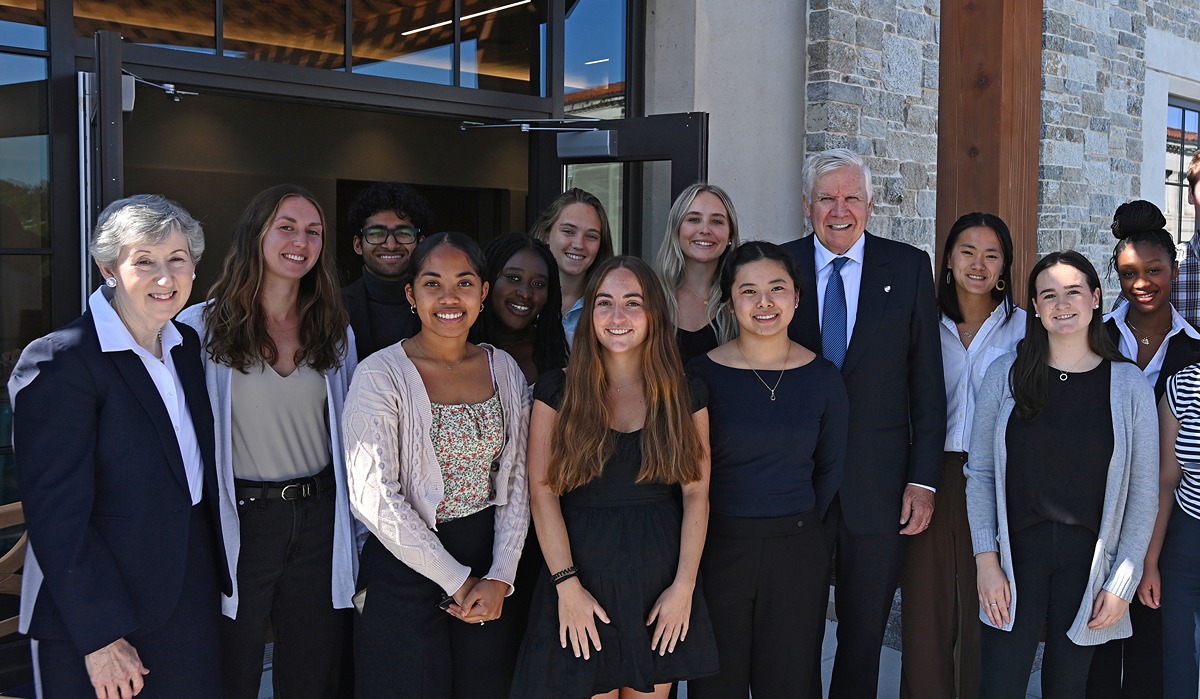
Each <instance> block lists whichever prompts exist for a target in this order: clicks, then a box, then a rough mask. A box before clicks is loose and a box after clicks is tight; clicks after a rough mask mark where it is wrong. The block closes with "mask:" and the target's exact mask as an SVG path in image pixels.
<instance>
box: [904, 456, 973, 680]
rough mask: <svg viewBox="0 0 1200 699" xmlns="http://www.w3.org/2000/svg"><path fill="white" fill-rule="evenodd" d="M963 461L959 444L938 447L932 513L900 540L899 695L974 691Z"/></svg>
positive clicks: (969, 552)
mask: <svg viewBox="0 0 1200 699" xmlns="http://www.w3.org/2000/svg"><path fill="white" fill-rule="evenodd" d="M966 462H967V455H966V454H964V453H962V452H947V453H946V456H945V458H944V459H943V461H942V483H941V485H940V486H939V487H938V492H937V510H936V511H935V512H934V513H933V520H932V521H930V523H929V528H928V529H926V530H925V531H924V532H921V533H920V534H917V535H916V536H913V537H912V538H911V540H910V541H909V543H908V555H907V557H906V560H905V564H904V574H903V576H902V577H901V580H900V594H901V600H902V603H903V624H902V625H901V633H902V637H903V639H904V655H903V656H902V659H901V666H900V696H901V697H905V698H908V697H912V699H954V697H956V696H957V697H961V699H976V697H978V696H979V627H980V623H979V595H978V592H977V589H976V586H975V553H974V550H973V548H972V546H971V526H970V524H969V523H968V522H967V494H966V486H967V479H966V477H965V476H963V465H964V464H966Z"/></svg>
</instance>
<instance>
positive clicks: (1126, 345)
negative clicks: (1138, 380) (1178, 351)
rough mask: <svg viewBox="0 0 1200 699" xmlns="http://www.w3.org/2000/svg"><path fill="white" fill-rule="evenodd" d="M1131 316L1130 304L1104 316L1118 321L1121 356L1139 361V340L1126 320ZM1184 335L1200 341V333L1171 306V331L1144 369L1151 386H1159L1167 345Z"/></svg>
mask: <svg viewBox="0 0 1200 699" xmlns="http://www.w3.org/2000/svg"><path fill="white" fill-rule="evenodd" d="M1128 316H1129V304H1128V303H1123V304H1121V306H1120V308H1118V309H1116V310H1115V311H1113V312H1112V313H1109V314H1108V315H1106V316H1104V320H1105V321H1106V322H1107V321H1109V320H1113V321H1116V324H1117V330H1118V331H1120V333H1121V342H1120V345H1119V347H1117V349H1119V350H1120V351H1121V354H1122V355H1123V356H1124V357H1125V358H1126V359H1130V360H1133V361H1134V362H1136V361H1137V356H1138V340H1137V338H1136V337H1134V335H1133V331H1132V330H1130V329H1129V324H1128V323H1126V322H1125V319H1126V318H1127V317H1128ZM1179 333H1183V334H1185V335H1187V336H1188V337H1191V338H1193V339H1196V340H1200V333H1197V332H1196V329H1195V328H1193V327H1192V325H1191V324H1190V323H1188V322H1187V321H1186V320H1185V319H1184V317H1183V316H1182V315H1180V314H1179V311H1176V310H1175V306H1171V329H1170V330H1169V331H1167V336H1166V337H1164V338H1163V341H1162V344H1161V345H1159V346H1158V351H1157V352H1155V353H1154V356H1153V357H1151V358H1150V362H1149V363H1148V364H1146V368H1145V369H1142V375H1143V376H1145V377H1146V380H1147V381H1149V382H1150V385H1151V386H1157V385H1158V374H1159V372H1161V371H1162V365H1163V360H1164V359H1166V356H1167V345H1168V344H1170V341H1171V338H1172V337H1174V336H1175V335H1177V334H1179Z"/></svg>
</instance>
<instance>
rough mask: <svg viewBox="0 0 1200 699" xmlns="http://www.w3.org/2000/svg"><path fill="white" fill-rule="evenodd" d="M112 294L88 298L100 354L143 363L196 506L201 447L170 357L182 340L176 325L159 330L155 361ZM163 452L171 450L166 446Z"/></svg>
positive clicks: (199, 492) (201, 471)
mask: <svg viewBox="0 0 1200 699" xmlns="http://www.w3.org/2000/svg"><path fill="white" fill-rule="evenodd" d="M111 294H112V292H111V291H110V290H108V289H107V288H106V287H103V286H102V287H100V288H99V289H96V291H95V292H93V293H92V295H91V297H89V298H88V308H89V309H91V311H92V319H93V320H94V321H95V323H96V335H97V336H98V337H99V338H100V350H101V351H102V352H124V351H127V350H132V351H133V353H134V354H136V355H137V356H138V359H141V360H142V364H143V365H144V366H145V367H146V372H147V373H149V374H150V379H151V380H152V381H153V382H154V387H155V388H156V389H157V390H158V395H159V396H160V397H161V398H162V402H163V406H164V407H165V408H166V409H167V415H169V416H170V418H171V426H172V427H174V428H175V440H176V441H177V442H178V443H179V453H180V455H182V456H183V470H184V473H185V474H186V475H187V483H188V490H189V492H190V493H191V496H192V504H193V505H195V504H196V503H198V502H200V496H201V495H203V494H204V458H203V457H202V456H200V443H199V441H198V440H197V439H196V428H195V427H194V426H193V425H192V413H191V411H189V410H188V406H187V397H186V396H185V395H184V393H183V384H181V383H180V382H179V372H177V371H175V361H174V359H173V358H172V357H171V349H172V348H174V347H177V346H179V345H181V344H183V336H182V335H180V334H179V329H178V328H176V327H175V324H174V323H171V322H169V321H168V322H167V324H166V325H164V326H163V329H162V354H163V358H162V359H159V358H158V357H155V356H154V355H153V354H151V353H150V352H149V351H148V350H146V348H145V347H142V346H141V345H139V344H138V343H137V342H136V341H134V339H133V335H132V334H131V333H130V332H129V328H127V327H125V323H123V322H122V321H121V317H120V316H118V315H117V312H116V310H115V309H113V307H112V303H111V301H110V299H109V297H110V295H111ZM130 448H131V449H135V450H136V448H137V446H136V445H130ZM166 448H167V449H170V448H171V447H170V445H166Z"/></svg>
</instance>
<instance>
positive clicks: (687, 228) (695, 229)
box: [655, 182, 739, 364]
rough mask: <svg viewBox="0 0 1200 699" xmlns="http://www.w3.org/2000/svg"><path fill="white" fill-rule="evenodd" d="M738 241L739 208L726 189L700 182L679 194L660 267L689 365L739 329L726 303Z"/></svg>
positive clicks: (660, 254) (670, 216)
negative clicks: (724, 283) (727, 264)
mask: <svg viewBox="0 0 1200 699" xmlns="http://www.w3.org/2000/svg"><path fill="white" fill-rule="evenodd" d="M738 242H739V240H738V227H737V211H735V210H734V208H733V201H732V200H731V199H730V198H729V195H728V194H726V193H725V190H723V189H721V188H720V187H718V186H716V185H712V184H707V183H705V182H697V183H696V184H693V185H691V186H690V187H688V188H687V189H685V190H683V192H681V193H680V195H679V196H678V197H676V198H675V203H674V204H672V205H671V212H670V213H669V214H667V233H666V235H665V236H664V237H663V241H662V244H661V245H660V246H659V248H658V257H657V259H656V261H655V265H656V266H657V267H658V274H659V276H660V277H662V280H663V285H664V286H666V287H667V291H668V294H667V303H669V304H670V305H671V316H672V317H673V318H675V326H676V329H675V338H676V340H677V341H678V343H679V353H680V354H681V355H682V358H683V361H684V363H685V364H686V363H687V362H688V361H689V360H691V358H692V357H695V356H697V355H700V354H704V353H705V352H707V351H709V350H711V349H715V348H716V346H717V345H719V344H721V343H722V342H728V341H729V340H731V339H733V336H734V335H735V334H736V333H737V323H736V322H735V321H734V320H733V316H732V315H731V314H730V312H729V306H727V305H725V304H723V303H721V264H722V263H723V262H724V261H725V258H726V257H728V256H729V252H730V251H731V250H733V249H734V248H735V247H737V245H738Z"/></svg>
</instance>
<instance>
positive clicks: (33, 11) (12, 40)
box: [0, 0, 46, 49]
mask: <svg viewBox="0 0 1200 699" xmlns="http://www.w3.org/2000/svg"><path fill="white" fill-rule="evenodd" d="M0 45H4V46H17V47H19V48H23V49H45V48H46V3H45V2H44V0H0Z"/></svg>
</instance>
